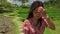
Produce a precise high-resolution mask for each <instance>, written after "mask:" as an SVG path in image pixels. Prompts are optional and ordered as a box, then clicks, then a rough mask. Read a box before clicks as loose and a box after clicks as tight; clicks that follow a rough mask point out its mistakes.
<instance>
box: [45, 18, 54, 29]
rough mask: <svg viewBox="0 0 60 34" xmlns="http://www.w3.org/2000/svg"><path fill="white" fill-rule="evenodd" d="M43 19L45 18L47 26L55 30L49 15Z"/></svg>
mask: <svg viewBox="0 0 60 34" xmlns="http://www.w3.org/2000/svg"><path fill="white" fill-rule="evenodd" d="M45 19H46V23H47V25H48V27H49V28H51V29H53V30H55V25H54V24H53V21H52V19H51V18H49V17H46V18H45Z"/></svg>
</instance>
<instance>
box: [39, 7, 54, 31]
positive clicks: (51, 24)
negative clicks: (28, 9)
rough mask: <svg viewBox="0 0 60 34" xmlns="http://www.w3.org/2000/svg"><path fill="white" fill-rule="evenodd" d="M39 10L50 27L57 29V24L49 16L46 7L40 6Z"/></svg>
mask: <svg viewBox="0 0 60 34" xmlns="http://www.w3.org/2000/svg"><path fill="white" fill-rule="evenodd" d="M39 10H40V12H41V14H42V18H43V19H44V21H45V22H46V24H47V25H48V27H49V28H50V29H52V30H55V25H54V24H53V21H52V19H51V18H49V17H48V15H47V13H46V11H45V9H44V8H43V7H39Z"/></svg>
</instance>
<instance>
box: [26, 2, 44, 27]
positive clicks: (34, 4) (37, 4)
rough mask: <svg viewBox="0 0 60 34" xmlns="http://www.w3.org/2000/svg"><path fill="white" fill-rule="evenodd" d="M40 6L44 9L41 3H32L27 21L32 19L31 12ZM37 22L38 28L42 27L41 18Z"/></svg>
mask: <svg viewBox="0 0 60 34" xmlns="http://www.w3.org/2000/svg"><path fill="white" fill-rule="evenodd" d="M40 6H42V7H44V5H43V3H42V2H41V1H34V2H33V3H32V5H31V7H30V11H29V14H28V17H27V19H29V18H32V17H33V11H34V10H35V9H36V8H38V7H40ZM38 22H40V26H41V25H42V18H40V19H38Z"/></svg>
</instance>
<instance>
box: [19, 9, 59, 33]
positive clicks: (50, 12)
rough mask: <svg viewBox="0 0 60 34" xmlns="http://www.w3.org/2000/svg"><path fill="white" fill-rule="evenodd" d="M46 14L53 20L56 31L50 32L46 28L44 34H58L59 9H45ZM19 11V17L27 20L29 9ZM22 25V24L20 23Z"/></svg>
mask: <svg viewBox="0 0 60 34" xmlns="http://www.w3.org/2000/svg"><path fill="white" fill-rule="evenodd" d="M45 9H46V12H47V14H48V15H49V16H50V17H51V18H52V19H53V22H54V24H55V26H56V30H55V31H54V30H51V29H49V28H48V27H47V28H46V30H45V31H44V34H60V8H45ZM18 10H19V14H18V16H19V17H22V18H27V16H28V13H26V12H28V11H29V8H20V9H18ZM21 24H22V23H21Z"/></svg>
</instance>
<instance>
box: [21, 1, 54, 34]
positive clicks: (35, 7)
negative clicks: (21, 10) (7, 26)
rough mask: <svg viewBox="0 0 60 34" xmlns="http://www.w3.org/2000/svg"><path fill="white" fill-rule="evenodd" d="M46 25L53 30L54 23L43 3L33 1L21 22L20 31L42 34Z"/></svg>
mask: <svg viewBox="0 0 60 34" xmlns="http://www.w3.org/2000/svg"><path fill="white" fill-rule="evenodd" d="M46 27H49V28H50V29H52V30H55V25H54V24H53V22H52V20H51V18H49V17H48V15H47V13H46V12H45V9H44V6H43V3H42V2H41V1H34V2H33V3H32V5H31V8H30V12H29V15H28V17H27V19H26V20H25V21H24V22H23V27H22V29H23V30H22V31H23V33H24V34H43V33H44V30H45V28H46Z"/></svg>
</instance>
